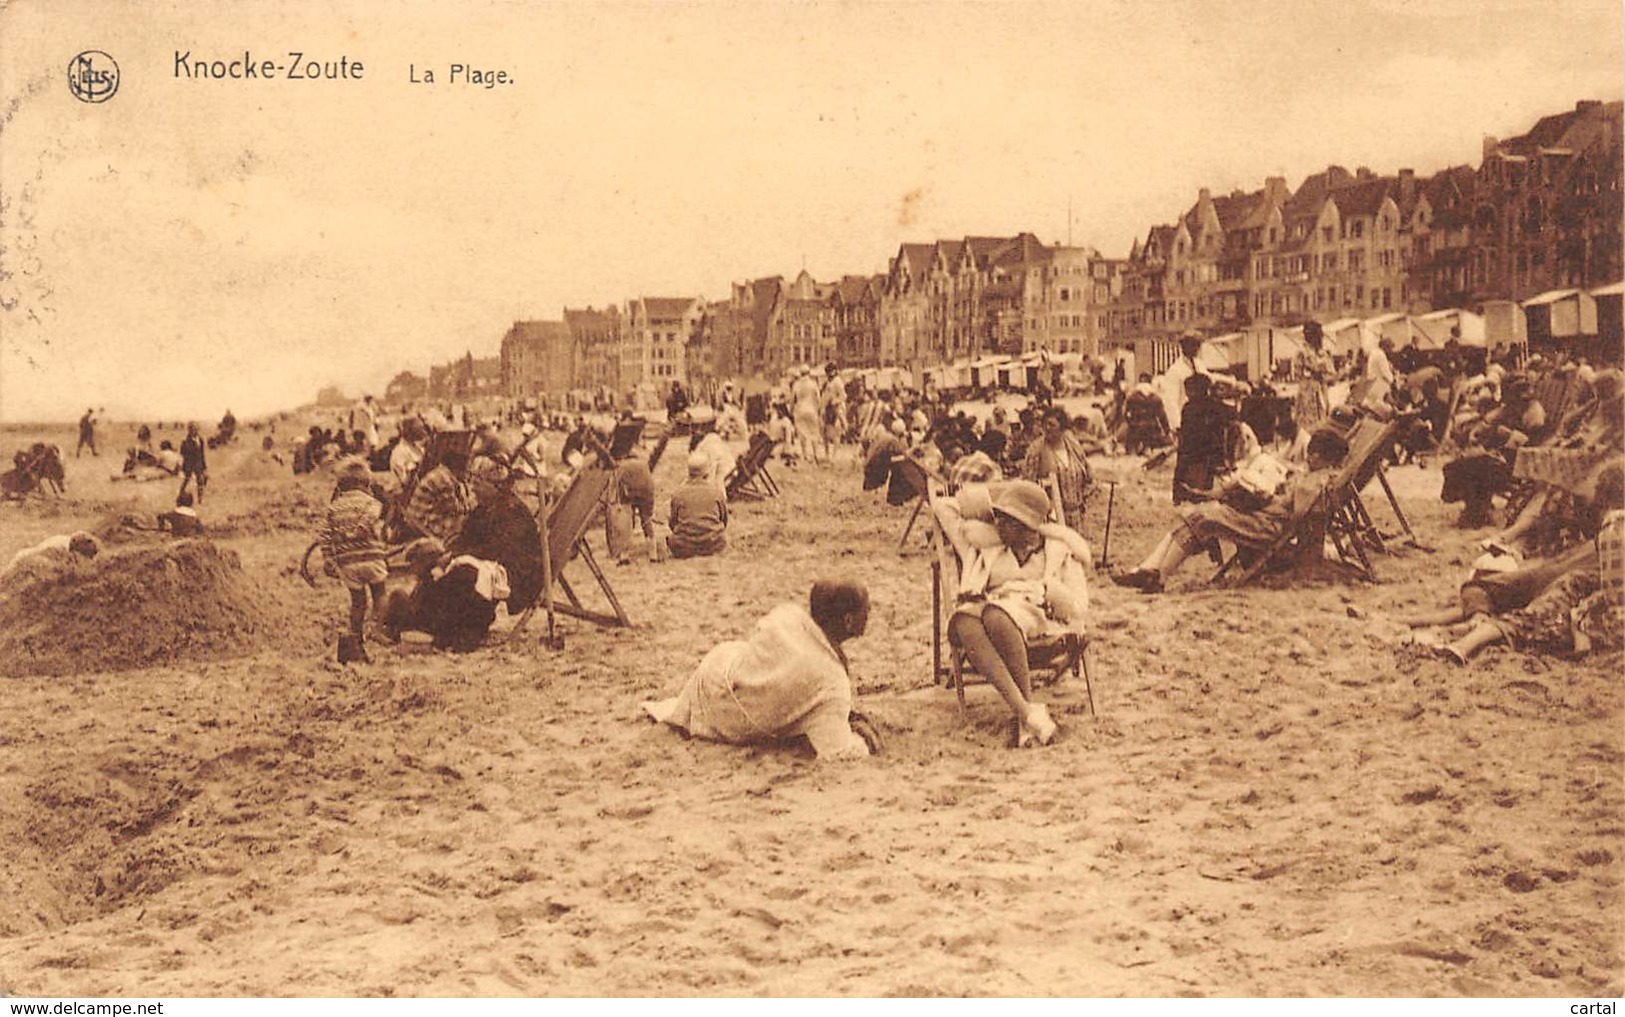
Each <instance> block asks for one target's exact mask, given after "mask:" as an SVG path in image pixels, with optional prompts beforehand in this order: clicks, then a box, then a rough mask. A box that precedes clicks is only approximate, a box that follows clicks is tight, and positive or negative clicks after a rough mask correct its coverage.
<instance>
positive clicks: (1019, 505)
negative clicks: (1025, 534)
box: [989, 480, 1049, 530]
mask: <svg viewBox="0 0 1625 1017" xmlns="http://www.w3.org/2000/svg"><path fill="white" fill-rule="evenodd" d="M989 491H990V493H991V494H992V496H993V511H994V512H996V513H1002V514H1004V515H1007V516H1009V517H1010V518H1011V519H1014V520H1015V521H1016V522H1018V523H1020V524H1022V525H1023V526H1025V527H1027V528H1028V529H1030V530H1036V529H1038V528H1039V527H1040V526H1042V525H1044V522H1045V520H1047V519H1048V518H1049V495H1047V494H1045V493H1044V489H1043V488H1042V487H1039V486H1038V485H1037V484H1035V483H1033V482H1032V481H1030V480H1012V481H1009V482H1008V483H1005V484H1000V485H996V486H991V487H990V488H989Z"/></svg>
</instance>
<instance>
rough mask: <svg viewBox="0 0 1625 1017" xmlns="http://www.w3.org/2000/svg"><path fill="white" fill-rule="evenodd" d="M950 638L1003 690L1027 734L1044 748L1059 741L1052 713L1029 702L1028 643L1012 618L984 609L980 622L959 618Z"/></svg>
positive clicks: (997, 609)
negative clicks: (1051, 716)
mask: <svg viewBox="0 0 1625 1017" xmlns="http://www.w3.org/2000/svg"><path fill="white" fill-rule="evenodd" d="M948 638H949V640H950V641H951V642H952V643H954V644H955V645H956V646H959V647H961V648H963V649H964V651H965V656H967V657H969V658H970V662H971V665H972V666H974V667H975V668H976V670H977V671H979V672H981V673H982V674H983V675H985V676H987V680H988V681H989V682H990V683H992V685H993V687H994V688H995V689H998V690H999V695H1001V696H1003V697H1004V701H1005V703H1006V704H1007V705H1008V706H1009V707H1010V712H1011V713H1013V714H1014V715H1015V717H1016V719H1017V720H1018V721H1019V722H1020V724H1021V726H1022V728H1023V729H1024V730H1028V731H1031V733H1032V734H1033V736H1034V737H1036V738H1037V739H1038V741H1039V742H1041V743H1043V744H1048V743H1049V741H1050V740H1051V739H1052V738H1054V737H1055V722H1054V721H1053V720H1051V719H1050V716H1049V710H1048V709H1047V708H1045V706H1044V705H1043V704H1042V703H1034V702H1031V701H1030V699H1029V696H1030V695H1031V689H1032V678H1031V676H1030V674H1029V672H1028V669H1027V641H1026V639H1025V637H1023V636H1022V634H1021V629H1020V628H1019V627H1017V625H1016V623H1015V621H1014V619H1012V618H1011V617H1010V615H1009V614H1007V613H1006V612H1005V611H1003V610H1001V609H1000V608H996V607H987V608H984V609H983V612H982V617H980V618H977V617H973V616H971V615H962V614H956V615H954V617H953V620H952V621H951V622H949V624H948ZM1018 744H1019V742H1018Z"/></svg>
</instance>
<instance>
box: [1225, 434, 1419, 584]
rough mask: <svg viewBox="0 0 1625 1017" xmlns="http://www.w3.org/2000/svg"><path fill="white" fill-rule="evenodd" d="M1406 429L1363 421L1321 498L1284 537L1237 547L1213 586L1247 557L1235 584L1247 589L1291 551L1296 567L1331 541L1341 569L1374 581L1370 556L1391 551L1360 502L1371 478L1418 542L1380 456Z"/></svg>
mask: <svg viewBox="0 0 1625 1017" xmlns="http://www.w3.org/2000/svg"><path fill="white" fill-rule="evenodd" d="M1403 424H1404V420H1403V419H1402V418H1397V417H1396V418H1395V419H1393V420H1390V421H1388V422H1387V423H1386V424H1384V423H1380V422H1378V421H1375V420H1371V419H1369V418H1362V420H1361V421H1360V423H1359V424H1358V425H1356V427H1355V430H1354V432H1353V434H1351V435H1350V441H1349V454H1348V458H1347V460H1345V461H1344V463H1343V466H1342V468H1340V469H1339V470H1338V471H1337V474H1336V475H1335V476H1334V477H1333V478H1332V481H1331V482H1330V483H1328V484H1327V485H1326V489H1325V490H1324V491H1322V492H1321V494H1320V496H1319V497H1317V498H1316V499H1315V500H1314V501H1313V502H1312V503H1311V504H1310V505H1309V507H1308V508H1307V509H1305V510H1304V511H1302V512H1300V513H1298V514H1297V515H1296V516H1294V517H1293V518H1292V519H1290V520H1288V522H1287V524H1286V526H1285V527H1283V529H1282V531H1281V535H1280V536H1278V537H1276V538H1275V540H1273V541H1271V542H1270V543H1269V544H1268V545H1267V546H1265V547H1263V548H1259V547H1247V546H1241V547H1238V548H1237V549H1236V551H1235V552H1234V553H1233V554H1231V555H1230V557H1229V558H1228V559H1226V560H1225V562H1224V564H1223V565H1221V566H1220V567H1219V571H1218V572H1216V573H1214V576H1213V581H1214V582H1219V581H1221V580H1223V579H1224V577H1225V576H1226V575H1227V574H1228V573H1230V572H1231V571H1232V570H1233V569H1235V568H1237V567H1238V566H1239V565H1240V562H1241V559H1242V558H1243V557H1244V556H1247V555H1252V556H1253V557H1252V559H1251V561H1250V563H1249V564H1248V565H1247V566H1246V567H1245V568H1244V569H1243V570H1242V572H1241V575H1240V577H1239V578H1237V579H1236V580H1235V582H1234V583H1233V584H1231V585H1233V586H1245V585H1247V584H1248V583H1250V582H1252V581H1253V580H1254V579H1256V578H1258V576H1259V575H1260V574H1261V573H1262V572H1263V571H1264V570H1265V569H1266V568H1268V567H1269V566H1270V565H1271V564H1272V563H1275V562H1279V561H1281V560H1282V559H1283V558H1284V557H1285V556H1286V554H1287V553H1288V550H1289V549H1291V550H1293V551H1295V552H1296V553H1295V555H1294V557H1293V559H1292V564H1297V563H1299V562H1302V561H1306V560H1312V559H1318V558H1319V556H1320V555H1321V554H1322V553H1323V552H1324V549H1325V543H1326V541H1327V540H1328V539H1329V540H1331V542H1332V546H1333V548H1335V549H1336V551H1337V554H1338V560H1339V561H1340V562H1341V563H1342V564H1344V565H1347V566H1350V567H1351V568H1353V569H1354V570H1355V571H1356V572H1357V573H1358V574H1359V575H1360V577H1361V578H1362V579H1365V580H1366V581H1367V582H1373V583H1374V582H1376V581H1377V573H1376V569H1375V568H1374V567H1373V566H1372V564H1371V556H1370V554H1368V553H1367V550H1368V549H1371V550H1376V551H1386V550H1387V547H1386V545H1385V543H1384V539H1383V537H1382V534H1381V533H1380V532H1379V531H1378V530H1377V527H1376V524H1375V523H1374V522H1373V521H1372V519H1371V513H1370V512H1368V511H1367V510H1366V507H1365V502H1364V500H1363V499H1362V498H1361V497H1360V492H1361V491H1362V490H1363V489H1364V488H1365V487H1366V485H1368V484H1370V483H1371V481H1372V480H1373V479H1376V478H1380V479H1381V481H1382V489H1383V492H1384V493H1385V494H1386V495H1387V496H1388V501H1389V504H1390V505H1391V506H1392V507H1393V510H1394V513H1395V515H1397V516H1398V517H1399V521H1400V525H1401V526H1402V527H1403V528H1404V532H1405V534H1406V535H1407V536H1408V537H1409V539H1410V542H1411V543H1413V544H1415V543H1416V535H1415V534H1414V533H1413V532H1412V531H1411V528H1410V522H1409V521H1408V520H1406V518H1405V514H1404V512H1403V511H1402V510H1401V509H1400V507H1399V502H1398V500H1397V499H1396V498H1395V497H1394V492H1393V488H1391V487H1390V486H1389V485H1388V478H1387V477H1386V476H1384V475H1383V471H1382V457H1383V455H1384V454H1385V453H1386V451H1387V449H1389V448H1391V447H1392V446H1393V443H1394V440H1395V438H1396V436H1397V435H1398V434H1399V431H1400V428H1401V427H1402V426H1403ZM1417 546H1420V545H1417Z"/></svg>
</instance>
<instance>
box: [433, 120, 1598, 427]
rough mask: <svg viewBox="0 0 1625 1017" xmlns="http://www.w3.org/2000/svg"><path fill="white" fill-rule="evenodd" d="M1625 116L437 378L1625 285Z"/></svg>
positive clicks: (1118, 328) (517, 336) (638, 366)
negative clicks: (1472, 159) (1118, 247)
mask: <svg viewBox="0 0 1625 1017" xmlns="http://www.w3.org/2000/svg"><path fill="white" fill-rule="evenodd" d="M1622 111H1625V104H1621V103H1619V102H1613V103H1606V104H1605V103H1600V102H1590V101H1587V102H1580V103H1577V104H1576V105H1575V107H1574V109H1572V110H1569V111H1566V112H1563V113H1559V114H1554V115H1552V116H1547V117H1543V118H1541V119H1540V120H1539V121H1538V122H1537V123H1536V124H1535V125H1534V126H1533V127H1532V128H1531V129H1530V130H1529V131H1527V132H1526V133H1524V134H1522V135H1519V136H1518V137H1515V138H1511V139H1507V140H1504V141H1502V140H1498V139H1495V138H1486V139H1485V140H1484V147H1483V158H1482V160H1481V162H1480V164H1479V166H1478V167H1477V168H1476V169H1475V168H1473V167H1470V166H1465V165H1464V166H1455V167H1451V168H1448V169H1444V170H1441V171H1439V172H1436V173H1434V174H1432V175H1431V176H1418V175H1417V174H1416V173H1415V172H1413V171H1412V170H1410V169H1400V170H1398V171H1396V172H1394V173H1392V174H1387V175H1384V174H1379V173H1377V172H1374V171H1372V170H1370V169H1368V168H1366V167H1358V168H1356V169H1355V170H1354V171H1352V172H1350V171H1349V170H1347V169H1345V168H1343V167H1341V166H1329V167H1327V168H1326V169H1325V170H1324V171H1322V172H1317V173H1314V174H1311V175H1309V176H1308V177H1307V178H1306V179H1305V180H1304V181H1303V182H1302V183H1301V184H1299V186H1298V187H1297V188H1296V189H1295V190H1294V189H1292V188H1290V187H1288V185H1287V181H1286V180H1285V178H1282V177H1270V178H1267V179H1266V180H1265V181H1264V182H1263V186H1261V187H1259V188H1258V189H1257V190H1253V191H1245V190H1237V191H1232V192H1230V193H1228V194H1221V195H1215V194H1213V193H1212V192H1211V191H1210V190H1209V189H1208V188H1202V189H1200V190H1199V191H1198V194H1197V198H1196V201H1195V203H1194V204H1193V205H1192V206H1190V207H1189V208H1187V209H1185V210H1184V211H1183V212H1182V213H1181V214H1180V215H1179V216H1178V217H1177V218H1175V219H1174V220H1173V221H1172V222H1169V223H1165V224H1159V225H1156V226H1152V227H1151V228H1150V229H1149V230H1148V231H1147V233H1146V235H1145V238H1144V239H1143V240H1137V241H1136V242H1135V243H1134V245H1133V247H1132V249H1131V250H1130V251H1129V253H1128V256H1127V257H1125V258H1111V257H1105V256H1103V255H1101V254H1100V252H1099V251H1097V250H1095V249H1094V248H1092V247H1088V246H1080V247H1072V246H1062V245H1059V244H1046V243H1044V242H1042V241H1041V240H1039V238H1038V237H1036V236H1035V235H1033V234H1032V233H1018V234H1015V235H1013V236H1003V237H988V236H967V237H963V238H959V239H954V240H938V241H936V242H934V243H905V244H902V245H901V246H900V247H899V248H898V250H897V252H896V253H895V255H893V256H892V257H891V258H889V259H888V262H887V266H886V271H885V272H884V273H880V274H876V275H847V276H843V277H842V278H840V279H839V280H838V281H830V282H819V281H817V280H816V279H814V278H813V277H812V276H811V275H809V274H808V273H807V272H806V271H802V272H801V273H800V274H799V275H798V276H796V277H795V278H794V279H791V280H786V279H785V277H783V276H769V277H765V278H759V279H751V280H748V281H745V282H737V283H734V284H732V285H731V287H730V292H729V293H728V294H727V296H726V297H723V298H720V299H716V300H707V299H706V298H704V297H700V296H692V297H686V296H685V297H638V298H634V299H630V300H628V301H626V303H625V304H624V306H610V307H605V308H593V307H587V308H584V309H579V310H578V309H569V308H567V309H565V311H564V313H563V316H562V318H561V319H560V320H558V321H523V322H516V323H515V324H514V325H513V327H512V328H511V329H509V331H508V333H507V335H505V336H504V337H503V339H502V346H501V354H500V356H499V357H497V358H490V359H487V360H483V361H482V360H477V359H475V358H473V357H472V356H467V357H465V358H464V359H463V360H460V361H454V362H453V363H451V364H448V365H444V366H442V367H437V368H435V369H434V371H432V372H431V376H430V378H429V379H428V394H429V395H430V396H431V397H436V398H455V397H467V396H474V395H485V394H492V392H497V393H500V394H502V395H506V396H509V397H526V396H535V395H539V394H541V393H558V392H562V391H565V390H567V389H575V390H588V391H591V390H596V389H604V390H606V391H610V392H616V393H622V392H625V391H626V390H628V389H632V388H636V387H645V388H648V387H653V388H656V389H660V390H664V389H665V388H668V387H669V385H670V383H671V382H682V383H684V384H685V385H690V386H700V387H704V386H705V385H707V384H708V383H710V382H713V381H716V380H719V379H722V378H729V377H747V376H751V375H761V376H766V377H776V376H777V375H779V374H780V373H782V371H783V370H784V369H786V368H788V367H790V366H792V365H794V364H802V363H805V364H819V363H830V362H833V363H835V364H838V365H840V366H843V367H874V366H883V365H896V366H901V367H907V368H911V369H915V370H918V369H920V368H922V367H926V366H929V365H931V364H937V363H943V362H950V361H955V360H960V359H965V358H972V359H974V358H977V357H981V356H987V355H1012V354H1022V353H1030V352H1033V351H1037V350H1047V351H1049V352H1051V353H1055V354H1070V353H1078V354H1084V355H1094V354H1097V353H1099V352H1100V351H1101V350H1102V349H1106V348H1109V347H1114V346H1123V345H1129V344H1132V343H1133V342H1134V341H1135V340H1137V339H1141V338H1145V337H1148V336H1157V335H1168V334H1175V333H1180V332H1184V331H1187V330H1192V329H1195V330H1199V331H1208V332H1215V331H1233V330H1236V329H1239V328H1245V327H1247V326H1250V325H1263V324H1270V325H1284V326H1292V325H1297V324H1301V323H1303V322H1306V321H1310V320H1320V321H1324V320H1329V319H1333V318H1342V317H1349V316H1360V315H1369V314H1380V313H1383V312H1392V311H1399V312H1405V313H1411V314H1420V313H1425V312H1427V311H1431V310H1435V309H1438V308H1445V307H1473V306H1476V305H1479V304H1481V303H1483V302H1484V301H1487V300H1523V299H1526V298H1528V297H1530V296H1533V295H1535V294H1538V293H1541V292H1544V291H1547V290H1552V289H1560V288H1565V287H1592V286H1597V285H1602V284H1606V283H1610V282H1614V281H1616V280H1619V279H1621V278H1622V277H1625V270H1622V265H1621V250H1622V238H1621V221H1622V217H1625V213H1622V208H1621V195H1620V184H1621V171H1622V165H1621V164H1622V160H1621V135H1622V130H1621V127H1622Z"/></svg>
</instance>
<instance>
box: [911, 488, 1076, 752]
mask: <svg viewBox="0 0 1625 1017" xmlns="http://www.w3.org/2000/svg"><path fill="white" fill-rule="evenodd" d="M930 516H931V530H930V534H931V544H932V549H933V554H932V556H931V679H932V681H933V682H934V683H936V684H938V685H952V686H953V689H954V693H955V694H956V695H957V696H958V698H959V716H960V719H961V720H963V719H964V717H965V687H966V686H967V685H984V684H987V681H988V680H987V678H986V676H984V675H982V674H980V673H978V672H977V671H975V670H974V669H973V668H972V667H971V664H970V661H969V660H968V659H966V657H965V651H964V650H963V649H961V648H959V647H957V646H954V645H953V643H952V642H951V641H950V640H949V638H948V622H949V620H950V619H952V618H953V614H954V608H955V607H957V606H958V604H959V579H960V570H961V568H962V566H963V563H962V562H961V561H960V560H959V554H958V553H957V552H956V551H955V550H954V545H953V542H952V541H951V540H949V539H948V535H947V534H946V533H944V532H943V531H942V524H941V522H940V521H939V520H938V519H937V515H936V513H935V512H932V513H930ZM1045 625H1046V627H1045V629H1044V630H1042V631H1040V632H1039V633H1038V634H1037V635H1035V636H1034V637H1033V638H1032V639H1029V640H1028V641H1027V665H1028V669H1029V673H1030V674H1031V676H1032V679H1033V684H1034V685H1055V684H1058V683H1059V682H1060V681H1061V679H1062V678H1063V677H1065V676H1066V675H1067V674H1068V673H1070V674H1071V675H1072V676H1073V677H1074V678H1076V677H1078V676H1079V675H1081V676H1082V677H1083V688H1084V692H1085V694H1086V695H1087V696H1088V699H1089V715H1090V716H1091V717H1093V716H1095V689H1094V684H1093V682H1091V681H1090V679H1089V656H1088V654H1089V637H1088V636H1087V635H1081V634H1079V633H1078V632H1075V631H1073V630H1072V629H1070V628H1064V627H1061V626H1059V625H1057V624H1055V623H1054V622H1046V623H1045Z"/></svg>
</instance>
